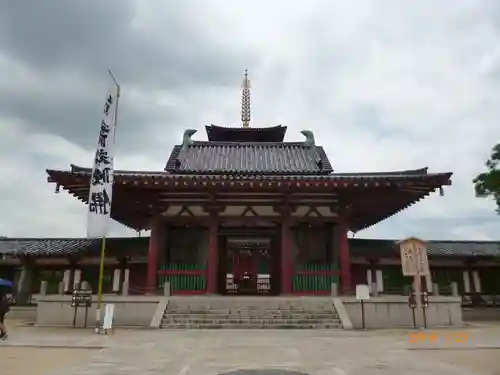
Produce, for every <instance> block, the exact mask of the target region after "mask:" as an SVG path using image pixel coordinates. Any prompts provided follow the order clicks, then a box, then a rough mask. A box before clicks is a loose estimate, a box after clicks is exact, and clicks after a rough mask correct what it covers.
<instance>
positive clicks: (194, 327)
mask: <svg viewBox="0 0 500 375" xmlns="http://www.w3.org/2000/svg"><path fill="white" fill-rule="evenodd" d="M160 329H163V330H175V329H317V330H323V329H332V330H342V326H341V325H333V324H332V325H285V324H282V325H276V326H266V325H222V324H220V325H169V326H161V327H160Z"/></svg>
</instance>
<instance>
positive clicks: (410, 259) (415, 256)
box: [397, 237, 430, 327]
mask: <svg viewBox="0 0 500 375" xmlns="http://www.w3.org/2000/svg"><path fill="white" fill-rule="evenodd" d="M397 244H398V245H399V248H400V253H401V268H402V271H403V275H404V276H412V277H413V293H414V298H412V297H413V296H410V299H409V306H410V308H412V309H413V311H412V314H413V316H415V310H414V309H415V308H418V309H422V314H423V318H424V325H427V322H426V320H427V319H426V316H425V315H426V314H425V308H426V307H427V306H428V299H427V296H424V295H423V294H422V276H427V275H429V274H430V270H429V260H428V257H427V243H426V242H425V241H423V240H421V239H419V238H416V237H410V238H407V239H405V240H402V241H399V242H398V243H397ZM413 293H412V295H413ZM426 294H427V293H426ZM424 301H425V303H424ZM413 320H414V325H415V327H416V322H415V318H414V319H413Z"/></svg>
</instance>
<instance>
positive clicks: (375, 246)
mask: <svg viewBox="0 0 500 375" xmlns="http://www.w3.org/2000/svg"><path fill="white" fill-rule="evenodd" d="M349 241H350V242H349V244H350V246H351V248H350V250H351V254H355V255H358V256H367V257H369V256H374V257H390V256H399V245H397V244H396V241H394V240H376V239H363V238H356V239H350V240H349ZM427 252H428V254H429V255H430V256H436V257H447V256H454V257H497V256H500V242H498V241H427Z"/></svg>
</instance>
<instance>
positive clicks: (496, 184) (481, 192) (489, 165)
mask: <svg viewBox="0 0 500 375" xmlns="http://www.w3.org/2000/svg"><path fill="white" fill-rule="evenodd" d="M486 169H487V171H486V172H484V173H481V174H479V175H478V176H477V177H476V178H475V179H474V181H473V182H474V188H475V190H476V196H477V197H480V198H485V197H491V198H493V199H494V200H495V202H496V204H497V213H498V214H500V143H499V144H497V145H496V146H495V147H493V151H492V153H491V156H490V158H489V159H488V160H487V161H486Z"/></svg>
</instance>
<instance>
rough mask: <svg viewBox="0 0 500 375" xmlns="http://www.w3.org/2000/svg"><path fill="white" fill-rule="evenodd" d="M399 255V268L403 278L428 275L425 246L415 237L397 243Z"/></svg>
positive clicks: (424, 243) (423, 242)
mask: <svg viewBox="0 0 500 375" xmlns="http://www.w3.org/2000/svg"><path fill="white" fill-rule="evenodd" d="M398 245H399V248H400V253H401V268H402V270H403V275H405V276H417V275H420V276H426V275H428V274H429V260H428V258H427V244H426V242H425V241H422V240H420V239H418V238H415V237H410V238H407V239H405V240H403V241H399V242H398Z"/></svg>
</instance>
